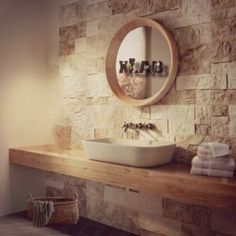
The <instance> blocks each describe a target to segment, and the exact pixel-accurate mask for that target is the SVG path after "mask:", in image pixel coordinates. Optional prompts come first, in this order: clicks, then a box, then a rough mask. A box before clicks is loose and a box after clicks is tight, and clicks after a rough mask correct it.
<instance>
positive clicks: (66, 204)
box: [27, 193, 79, 225]
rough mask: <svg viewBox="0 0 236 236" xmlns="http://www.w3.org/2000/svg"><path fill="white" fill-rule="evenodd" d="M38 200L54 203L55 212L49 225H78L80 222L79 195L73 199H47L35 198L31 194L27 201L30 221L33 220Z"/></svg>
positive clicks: (75, 195)
mask: <svg viewBox="0 0 236 236" xmlns="http://www.w3.org/2000/svg"><path fill="white" fill-rule="evenodd" d="M36 200H40V201H53V204H54V212H53V214H52V216H51V218H50V220H49V222H48V224H47V225H59V224H76V223H77V222H78V220H79V207H78V195H77V194H74V197H73V198H61V197H45V198H33V197H32V195H31V193H29V197H28V200H27V205H28V211H27V215H28V217H29V219H30V220H33V203H34V201H36Z"/></svg>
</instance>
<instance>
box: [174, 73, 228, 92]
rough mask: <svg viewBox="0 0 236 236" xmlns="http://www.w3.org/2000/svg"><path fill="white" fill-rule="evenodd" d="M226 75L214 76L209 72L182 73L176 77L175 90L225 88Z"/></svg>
mask: <svg viewBox="0 0 236 236" xmlns="http://www.w3.org/2000/svg"><path fill="white" fill-rule="evenodd" d="M226 86H227V83H226V76H225V77H215V76H212V75H210V74H204V75H182V76H178V77H177V79H176V90H189V89H226Z"/></svg>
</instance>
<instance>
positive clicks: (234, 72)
mask: <svg viewBox="0 0 236 236" xmlns="http://www.w3.org/2000/svg"><path fill="white" fill-rule="evenodd" d="M225 67H226V73H227V79H228V88H229V89H236V62H230V63H226V64H225Z"/></svg>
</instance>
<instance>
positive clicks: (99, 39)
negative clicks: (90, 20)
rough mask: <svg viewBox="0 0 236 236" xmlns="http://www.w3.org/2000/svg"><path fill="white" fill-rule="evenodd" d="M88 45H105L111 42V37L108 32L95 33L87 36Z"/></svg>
mask: <svg viewBox="0 0 236 236" xmlns="http://www.w3.org/2000/svg"><path fill="white" fill-rule="evenodd" d="M86 44H87V47H104V46H108V44H109V37H108V35H106V34H99V35H93V36H89V37H87V38H86Z"/></svg>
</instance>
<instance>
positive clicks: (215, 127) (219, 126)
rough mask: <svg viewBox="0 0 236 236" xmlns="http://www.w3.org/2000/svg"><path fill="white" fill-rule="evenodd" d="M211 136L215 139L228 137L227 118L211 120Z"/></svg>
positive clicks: (213, 118)
mask: <svg viewBox="0 0 236 236" xmlns="http://www.w3.org/2000/svg"><path fill="white" fill-rule="evenodd" d="M211 135H213V136H216V137H217V136H219V137H221V136H222V137H228V136H229V118H228V117H227V116H222V117H212V118H211Z"/></svg>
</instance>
